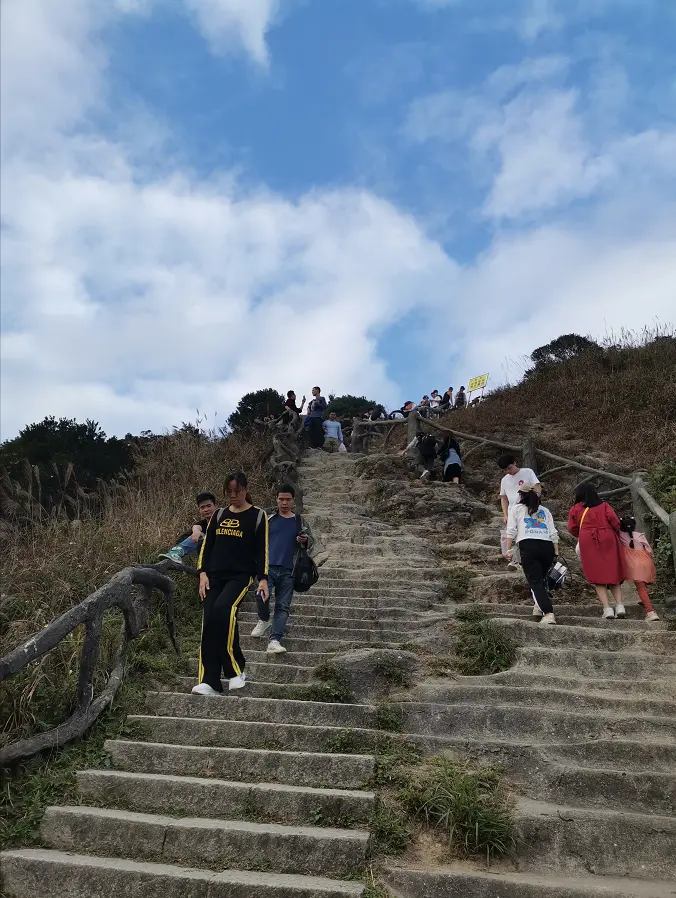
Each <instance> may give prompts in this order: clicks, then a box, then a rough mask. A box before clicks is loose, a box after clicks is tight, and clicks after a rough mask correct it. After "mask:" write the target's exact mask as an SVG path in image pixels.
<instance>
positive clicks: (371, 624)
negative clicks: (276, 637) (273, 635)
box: [238, 615, 439, 647]
mask: <svg viewBox="0 0 676 898" xmlns="http://www.w3.org/2000/svg"><path fill="white" fill-rule="evenodd" d="M242 617H243V616H242V615H238V619H239V625H240V631H241V635H240V639H244V638H245V637H250V636H251V629H252V628H253V626H254V624H255V623H256V622H257V620H258V618H257V617H256V616H255V615H251V616H249V615H247V616H246V617H244V618H243V619H242ZM438 620H439V616H438V615H435V616H433V617H431V618H427V619H425V618H419V619H417V620H413V619H411V620H405V621H375V620H371V621H369V620H365V621H360V620H359V619H358V618H357V619H354V618H348V619H346V620H343V621H342V624H338V625H337V626H336V625H334V626H322V625H320V624H318V623H315V622H314V621H313V619H312V618H309V619H308V618H306V619H303V618H299V617H297V616H296V615H292V616H291V617H290V618H289V622H288V625H287V629H286V635H285V637H284V638H285V640H288V639H293V640H297V639H298V640H308V639H312V640H315V639H322V640H323V639H326V640H328V641H332V640H335V639H336V637H337V636H338V637H339V638H340V640H341V642H345V641H346V640H347V641H348V642H349V641H350V640H353V639H356V640H362V641H364V642H372V641H374V640H376V641H385V642H397V641H403V637H405V636H406V634H410V633H411V632H414V633H416V634H422V633H424V632H425V627H429V626H430V625H434V624H436V623H437V622H438ZM306 621H307V622H306ZM250 628H251V629H250ZM254 638H256V639H259V640H261V639H263V641H264V642H265V641H266V640H267V635H266V636H265V637H264V638H263V637H254ZM242 647H243V646H242Z"/></svg>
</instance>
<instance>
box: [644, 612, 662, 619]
mask: <svg viewBox="0 0 676 898" xmlns="http://www.w3.org/2000/svg"><path fill="white" fill-rule="evenodd" d="M645 619H646V620H659V619H660V617H659V614H658V613H657V612H656V611H649V612H648V613H647V614H646V616H645Z"/></svg>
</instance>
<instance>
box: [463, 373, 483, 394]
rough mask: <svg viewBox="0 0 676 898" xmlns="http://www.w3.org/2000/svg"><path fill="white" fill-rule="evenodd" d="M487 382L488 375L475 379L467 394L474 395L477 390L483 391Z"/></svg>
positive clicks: (471, 382) (470, 383)
mask: <svg viewBox="0 0 676 898" xmlns="http://www.w3.org/2000/svg"><path fill="white" fill-rule="evenodd" d="M487 382H488V375H487V374H480V375H479V376H478V377H473V378H472V379H471V380H470V381H469V383H468V384H467V392H468V393H473V392H474V391H475V390H483V388H484V387H485V386H486V383H487Z"/></svg>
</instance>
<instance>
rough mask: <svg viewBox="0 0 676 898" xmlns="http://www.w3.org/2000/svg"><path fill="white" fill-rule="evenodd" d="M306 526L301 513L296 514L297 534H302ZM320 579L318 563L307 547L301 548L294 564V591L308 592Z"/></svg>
mask: <svg viewBox="0 0 676 898" xmlns="http://www.w3.org/2000/svg"><path fill="white" fill-rule="evenodd" d="M303 527H304V522H303V518H302V517H301V515H299V514H297V515H296V535H298V534H300V532H301V530H302V529H303ZM317 580H319V571H318V570H317V565H316V564H315V563H314V561H313V560H312V559H311V558H310V556H309V555H308V553H307V549H303V548H302V547H301V548H300V550H299V552H298V559H297V560H296V563H295V564H294V566H293V588H294V592H307V591H308V589H311V588H312V587H313V586H314V585H315V583H316V582H317Z"/></svg>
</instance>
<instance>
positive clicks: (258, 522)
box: [254, 508, 265, 533]
mask: <svg viewBox="0 0 676 898" xmlns="http://www.w3.org/2000/svg"><path fill="white" fill-rule="evenodd" d="M264 514H265V511H264V510H263V509H262V508H259V509H258V517H257V518H256V529H255V530H254V533H258V528H259V527H260V525H261V521H262V520H263V515H264Z"/></svg>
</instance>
